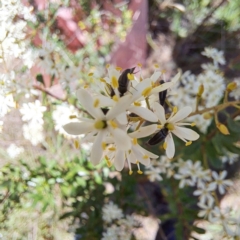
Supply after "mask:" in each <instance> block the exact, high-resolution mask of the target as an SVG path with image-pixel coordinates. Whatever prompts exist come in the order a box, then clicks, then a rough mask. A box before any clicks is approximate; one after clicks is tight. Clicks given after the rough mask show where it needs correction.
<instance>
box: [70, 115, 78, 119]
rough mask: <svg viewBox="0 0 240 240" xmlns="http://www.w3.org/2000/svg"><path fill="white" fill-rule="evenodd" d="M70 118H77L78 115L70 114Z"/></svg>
mask: <svg viewBox="0 0 240 240" xmlns="http://www.w3.org/2000/svg"><path fill="white" fill-rule="evenodd" d="M69 118H70V119H74V118H77V115H70V116H69Z"/></svg>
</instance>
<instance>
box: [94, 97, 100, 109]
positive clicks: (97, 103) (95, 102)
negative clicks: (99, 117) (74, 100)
mask: <svg viewBox="0 0 240 240" xmlns="http://www.w3.org/2000/svg"><path fill="white" fill-rule="evenodd" d="M99 103H100V101H99V99H95V100H94V102H93V106H94V107H95V108H96V107H98V106H99Z"/></svg>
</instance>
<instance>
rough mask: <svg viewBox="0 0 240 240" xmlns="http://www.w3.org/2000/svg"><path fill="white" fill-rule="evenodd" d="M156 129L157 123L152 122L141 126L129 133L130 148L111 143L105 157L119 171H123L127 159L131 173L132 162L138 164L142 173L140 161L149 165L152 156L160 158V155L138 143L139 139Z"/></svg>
mask: <svg viewBox="0 0 240 240" xmlns="http://www.w3.org/2000/svg"><path fill="white" fill-rule="evenodd" d="M156 129H157V125H156V124H152V125H149V126H145V127H141V128H139V129H138V130H136V131H134V132H132V133H129V134H128V135H127V137H128V138H129V139H130V141H131V148H130V149H126V150H122V149H118V148H117V147H115V146H114V145H110V147H109V148H108V149H107V153H106V155H105V158H106V159H107V161H108V164H109V165H111V164H110V163H112V162H113V164H114V166H115V168H116V169H117V170H118V171H121V170H122V169H123V167H124V163H125V159H126V160H127V163H128V166H129V173H130V174H131V173H132V168H131V163H133V164H137V166H138V169H139V173H141V171H140V167H139V163H141V164H143V165H145V166H148V165H149V164H150V158H158V156H157V155H155V154H153V153H151V152H149V151H147V150H146V149H144V148H143V147H141V146H140V145H139V144H138V141H137V139H138V138H143V137H146V136H149V135H150V134H152V133H154V132H155V131H156ZM109 141H110V142H111V141H112V140H109Z"/></svg>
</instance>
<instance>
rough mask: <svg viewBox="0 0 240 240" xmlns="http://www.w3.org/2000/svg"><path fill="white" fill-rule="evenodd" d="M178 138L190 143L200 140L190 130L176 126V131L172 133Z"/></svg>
mask: <svg viewBox="0 0 240 240" xmlns="http://www.w3.org/2000/svg"><path fill="white" fill-rule="evenodd" d="M172 133H174V134H175V135H176V136H177V137H179V138H184V139H187V140H190V141H195V140H197V139H198V138H199V135H198V134H197V133H196V132H195V131H193V130H192V129H189V128H184V127H178V126H174V130H173V131H172Z"/></svg>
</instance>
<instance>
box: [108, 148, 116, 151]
mask: <svg viewBox="0 0 240 240" xmlns="http://www.w3.org/2000/svg"><path fill="white" fill-rule="evenodd" d="M108 150H109V151H116V148H115V147H109V148H108Z"/></svg>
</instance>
